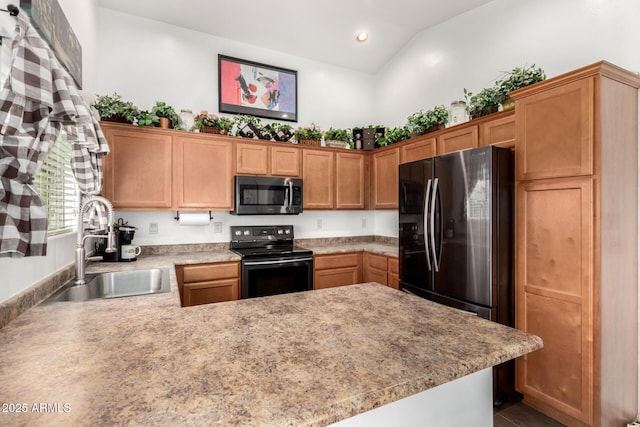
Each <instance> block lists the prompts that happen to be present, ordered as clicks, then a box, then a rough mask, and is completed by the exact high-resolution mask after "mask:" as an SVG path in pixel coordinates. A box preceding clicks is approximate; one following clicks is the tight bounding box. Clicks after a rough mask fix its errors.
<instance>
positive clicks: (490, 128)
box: [480, 115, 516, 148]
mask: <svg viewBox="0 0 640 427" xmlns="http://www.w3.org/2000/svg"><path fill="white" fill-rule="evenodd" d="M485 145H495V146H498V147H503V148H514V147H515V146H516V118H515V116H513V115H510V116H508V117H500V118H499V119H495V120H490V121H488V122H485V123H482V124H481V125H480V146H485Z"/></svg>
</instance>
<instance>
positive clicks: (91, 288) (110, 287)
mask: <svg viewBox="0 0 640 427" xmlns="http://www.w3.org/2000/svg"><path fill="white" fill-rule="evenodd" d="M86 282H87V283H86V285H75V284H74V282H73V281H71V282H70V284H69V285H67V286H65V287H63V288H62V289H61V290H60V291H58V292H56V293H55V294H53V295H52V296H51V297H49V299H47V301H46V302H56V301H86V300H90V299H100V298H119V297H128V296H134V295H146V294H158V293H164V292H169V291H170V290H171V284H170V281H169V269H167V268H163V269H160V268H154V269H149V270H132V271H115V272H109V273H94V274H87V276H86Z"/></svg>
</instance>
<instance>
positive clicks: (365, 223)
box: [362, 218, 367, 228]
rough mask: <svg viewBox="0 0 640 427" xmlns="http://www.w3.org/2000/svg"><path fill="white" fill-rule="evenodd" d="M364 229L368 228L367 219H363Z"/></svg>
mask: <svg viewBox="0 0 640 427" xmlns="http://www.w3.org/2000/svg"><path fill="white" fill-rule="evenodd" d="M362 228H367V218H362Z"/></svg>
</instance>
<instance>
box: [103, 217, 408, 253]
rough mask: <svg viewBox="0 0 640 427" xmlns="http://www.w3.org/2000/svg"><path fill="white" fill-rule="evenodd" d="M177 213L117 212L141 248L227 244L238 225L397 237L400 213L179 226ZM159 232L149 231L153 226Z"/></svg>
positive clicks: (319, 234) (301, 235)
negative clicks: (126, 223)
mask: <svg viewBox="0 0 640 427" xmlns="http://www.w3.org/2000/svg"><path fill="white" fill-rule="evenodd" d="M175 216H176V212H175V211H152V212H134V211H117V212H115V218H116V219H118V218H122V219H123V220H124V221H126V222H128V223H129V225H133V226H135V227H137V228H138V230H137V231H136V233H135V237H134V239H133V241H134V243H135V244H137V245H141V246H156V245H176V244H205V243H225V242H229V240H230V239H231V234H230V229H229V227H231V226H235V225H283V224H293V226H294V233H295V237H296V239H313V238H332V237H354V236H373V235H377V236H391V237H396V236H397V235H398V230H397V227H398V219H397V218H398V213H397V211H305V212H303V213H301V214H300V215H242V216H237V215H231V214H230V213H228V212H215V211H213V212H211V216H212V217H213V220H212V221H211V222H210V223H209V224H207V225H179V224H178V222H177V221H176V220H175V219H174V217H175ZM154 226H155V227H156V228H157V233H152V232H150V229H151V228H152V227H154Z"/></svg>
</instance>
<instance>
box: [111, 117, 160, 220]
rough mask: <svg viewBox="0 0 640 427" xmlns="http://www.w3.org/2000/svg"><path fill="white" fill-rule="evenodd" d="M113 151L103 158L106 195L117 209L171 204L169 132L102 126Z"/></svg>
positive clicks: (153, 208)
mask: <svg viewBox="0 0 640 427" xmlns="http://www.w3.org/2000/svg"><path fill="white" fill-rule="evenodd" d="M102 127H103V130H104V133H105V136H106V138H107V141H108V142H109V149H110V150H111V152H110V153H109V155H107V156H106V157H105V158H104V163H103V165H104V174H103V180H104V195H105V197H107V198H108V199H109V200H110V201H111V203H112V204H113V207H114V208H115V209H132V210H162V209H171V207H172V187H171V175H172V168H171V150H172V139H171V135H170V134H166V133H162V132H161V131H154V130H142V129H136V128H135V127H134V126H131V128H132V129H121V128H120V126H118V125H113V126H109V125H103V126H102Z"/></svg>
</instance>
